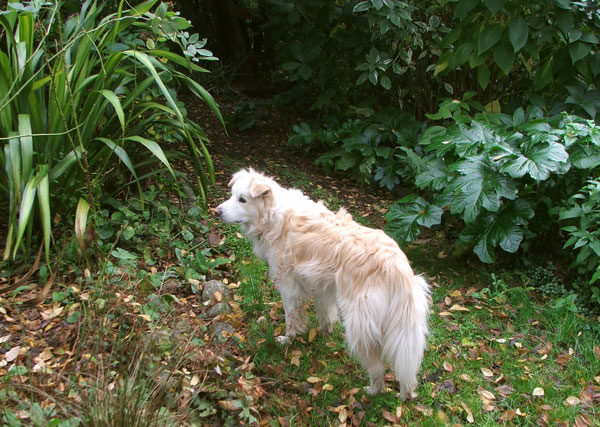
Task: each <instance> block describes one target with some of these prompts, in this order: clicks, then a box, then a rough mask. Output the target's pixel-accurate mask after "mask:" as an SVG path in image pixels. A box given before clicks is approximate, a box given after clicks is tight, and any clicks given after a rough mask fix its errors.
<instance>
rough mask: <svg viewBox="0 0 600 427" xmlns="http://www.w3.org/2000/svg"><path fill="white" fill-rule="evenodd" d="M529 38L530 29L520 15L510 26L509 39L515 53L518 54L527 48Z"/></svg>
mask: <svg viewBox="0 0 600 427" xmlns="http://www.w3.org/2000/svg"><path fill="white" fill-rule="evenodd" d="M528 36H529V27H528V26H527V23H526V22H525V20H524V19H523V18H522V17H521V16H520V15H519V16H517V17H516V18H515V19H513V20H512V21H511V22H510V25H509V26H508V38H509V39H510V43H511V45H512V47H513V51H514V52H518V51H519V50H520V49H521V48H522V47H523V46H525V43H527V37H528Z"/></svg>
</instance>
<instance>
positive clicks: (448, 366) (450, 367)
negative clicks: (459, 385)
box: [444, 360, 454, 372]
mask: <svg viewBox="0 0 600 427" xmlns="http://www.w3.org/2000/svg"><path fill="white" fill-rule="evenodd" d="M444 369H445V370H446V371H448V372H454V366H453V365H452V363H450V362H448V361H447V360H444Z"/></svg>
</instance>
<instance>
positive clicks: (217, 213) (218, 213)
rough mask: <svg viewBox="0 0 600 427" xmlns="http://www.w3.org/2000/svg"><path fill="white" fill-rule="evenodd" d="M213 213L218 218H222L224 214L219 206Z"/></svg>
mask: <svg viewBox="0 0 600 427" xmlns="http://www.w3.org/2000/svg"><path fill="white" fill-rule="evenodd" d="M213 213H214V214H215V215H216V216H221V213H222V211H221V208H220V207H219V206H217V207H216V208H214V209H213Z"/></svg>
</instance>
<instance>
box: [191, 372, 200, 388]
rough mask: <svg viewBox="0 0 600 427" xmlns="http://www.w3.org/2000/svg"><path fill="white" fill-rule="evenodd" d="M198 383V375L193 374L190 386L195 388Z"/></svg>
mask: <svg viewBox="0 0 600 427" xmlns="http://www.w3.org/2000/svg"><path fill="white" fill-rule="evenodd" d="M199 382H200V377H199V376H198V374H194V376H193V377H192V379H191V381H190V385H191V386H195V385H198V383H199Z"/></svg>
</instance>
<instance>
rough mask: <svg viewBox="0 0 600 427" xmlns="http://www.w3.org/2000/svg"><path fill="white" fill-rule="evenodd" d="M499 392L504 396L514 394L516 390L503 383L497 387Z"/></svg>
mask: <svg viewBox="0 0 600 427" xmlns="http://www.w3.org/2000/svg"><path fill="white" fill-rule="evenodd" d="M496 391H497V392H498V394H499V395H500V396H502V397H508V396H510V395H511V394H513V393H514V392H515V391H516V390H515V389H514V388H512V387H511V386H509V385H501V386H499V387H497V388H496Z"/></svg>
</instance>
